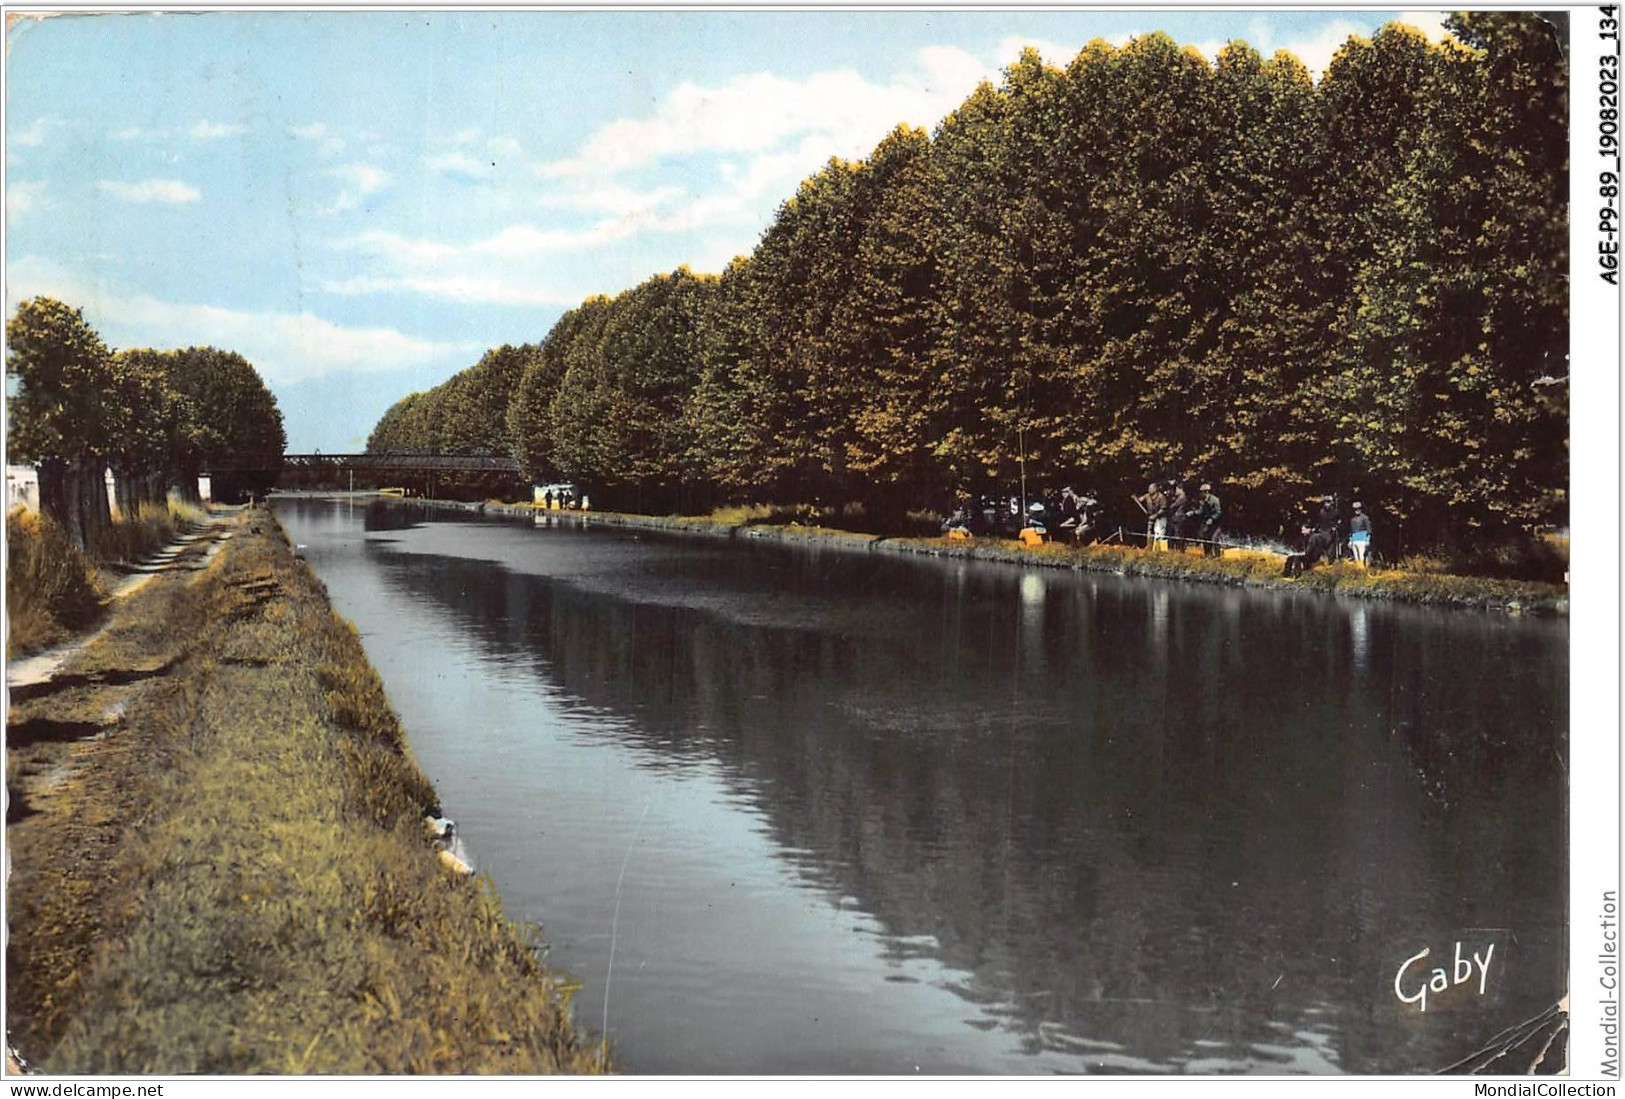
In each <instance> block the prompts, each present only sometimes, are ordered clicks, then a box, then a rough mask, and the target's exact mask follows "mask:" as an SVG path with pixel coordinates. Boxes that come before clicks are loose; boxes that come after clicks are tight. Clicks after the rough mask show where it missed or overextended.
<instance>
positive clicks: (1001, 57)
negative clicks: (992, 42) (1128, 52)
mask: <svg viewBox="0 0 1625 1099" xmlns="http://www.w3.org/2000/svg"><path fill="white" fill-rule="evenodd" d="M1131 37H1133V36H1132V35H1129V36H1124V37H1123V39H1122V41H1121V42H1114V43H1113V45H1118V46H1124V45H1127V44H1128V41H1129V38H1131ZM1028 48H1032V49H1035V50H1037V51H1038V56H1040V57H1042V58H1043V59H1044V62H1045V63H1046V64H1049V65H1053V66H1055V67H1056V68H1057V69H1064V68H1066V67H1067V66H1068V65H1070V64H1072V59H1073V58H1075V57H1077V56H1078V51H1079V50H1082V49H1083V43H1081V42H1080V43H1078V44H1077V45H1070V46H1069V45H1065V44H1063V43H1060V42H1048V41H1045V40H1043V39H1039V38H1020V37H1016V36H1013V35H1012V36H1011V37H1009V38H1006V39H1004V41H1002V42H1000V43H999V50H998V55H997V56H998V61H999V68H1001V69H1002V68H1006V67H1007V66H1009V65H1012V64H1014V63H1015V61H1016V59H1017V58H1019V57H1020V56H1021V51H1022V50H1024V49H1028ZM989 79H996V77H989Z"/></svg>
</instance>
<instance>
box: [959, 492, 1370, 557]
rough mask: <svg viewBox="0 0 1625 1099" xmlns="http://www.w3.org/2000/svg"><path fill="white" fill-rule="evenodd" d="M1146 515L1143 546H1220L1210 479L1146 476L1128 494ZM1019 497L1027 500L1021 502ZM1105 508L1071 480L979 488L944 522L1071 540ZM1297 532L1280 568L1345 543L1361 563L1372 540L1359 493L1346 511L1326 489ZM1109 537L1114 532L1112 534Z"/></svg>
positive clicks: (1094, 535)
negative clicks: (1030, 496)
mask: <svg viewBox="0 0 1625 1099" xmlns="http://www.w3.org/2000/svg"><path fill="white" fill-rule="evenodd" d="M1132 499H1133V500H1134V503H1135V505H1136V506H1137V507H1138V508H1139V509H1140V510H1141V512H1143V513H1144V515H1145V542H1144V545H1145V547H1146V548H1147V549H1161V550H1166V549H1175V550H1184V549H1186V548H1187V547H1191V546H1199V547H1201V550H1202V553H1203V554H1204V555H1205V556H1208V557H1219V556H1222V555H1223V553H1224V548H1225V543H1224V541H1223V539H1222V534H1223V521H1224V508H1223V505H1222V504H1221V503H1220V501H1219V497H1218V494H1217V493H1215V492H1214V491H1213V484H1212V482H1211V481H1205V480H1204V481H1197V480H1196V479H1194V478H1161V479H1157V480H1153V481H1151V482H1150V483H1149V484H1147V486H1146V490H1145V492H1144V493H1143V494H1140V495H1136V496H1133V497H1132ZM1024 505H1025V506H1024ZM1103 510H1104V509H1103V508H1102V507H1101V504H1100V499H1099V497H1098V496H1097V495H1096V494H1095V493H1094V492H1093V491H1085V492H1082V493H1079V492H1076V491H1074V490H1073V488H1072V487H1071V486H1067V487H1066V488H1063V489H1062V490H1061V491H1060V493H1059V494H1058V495H1053V496H1049V495H1047V494H1046V496H1045V497H1041V498H1039V499H1036V500H1033V501H1032V502H1030V503H1028V502H1026V500H1024V498H1023V497H1019V496H1010V497H1008V498H1006V497H1002V496H993V495H984V496H979V497H974V498H971V499H968V500H965V501H963V502H962V503H960V504H959V505H958V506H957V507H956V508H955V509H954V512H953V514H952V515H950V516H949V517H948V519H947V520H946V521H945V522H944V523H943V524H942V529H943V532H944V533H945V534H946V535H947V536H948V537H949V538H952V539H970V538H973V537H978V536H987V535H1002V536H1004V537H1007V538H1014V539H1018V540H1020V541H1022V542H1025V543H1027V544H1029V545H1038V544H1040V543H1043V542H1048V541H1053V540H1056V539H1061V540H1065V541H1069V542H1072V543H1074V544H1077V545H1088V544H1089V543H1092V542H1097V541H1100V540H1102V534H1103V533H1104V530H1103V522H1102V517H1103ZM1294 525H1295V526H1296V527H1297V528H1298V531H1299V532H1300V538H1299V539H1297V541H1298V543H1299V548H1298V549H1297V550H1295V551H1293V552H1290V553H1288V554H1287V558H1286V574H1287V575H1288V576H1296V575H1299V574H1301V573H1302V572H1304V571H1305V570H1306V569H1311V568H1313V567H1314V566H1315V565H1317V564H1319V563H1320V562H1321V561H1323V560H1325V561H1331V560H1337V559H1339V558H1341V557H1342V556H1343V551H1344V547H1345V546H1346V547H1347V549H1348V551H1349V553H1350V554H1351V555H1352V557H1353V559H1354V561H1355V562H1356V563H1357V564H1359V565H1360V566H1362V567H1364V566H1365V564H1366V561H1367V554H1368V553H1369V551H1370V548H1371V534H1372V524H1371V517H1370V515H1369V514H1368V513H1367V512H1366V511H1365V508H1364V506H1363V505H1362V504H1361V503H1360V501H1358V500H1356V501H1354V503H1353V504H1352V505H1351V513H1350V514H1349V515H1348V516H1347V517H1346V518H1345V515H1344V511H1343V503H1342V499H1341V498H1340V497H1339V496H1338V495H1337V494H1336V493H1326V494H1324V495H1323V496H1321V497H1320V498H1319V500H1318V506H1315V505H1311V506H1310V507H1309V508H1307V509H1306V511H1305V512H1304V513H1303V517H1302V518H1301V519H1300V520H1298V521H1297V522H1296V523H1295V524H1294ZM1111 537H1113V538H1115V537H1118V535H1117V534H1113V535H1112V536H1111Z"/></svg>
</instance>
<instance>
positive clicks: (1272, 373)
mask: <svg viewBox="0 0 1625 1099" xmlns="http://www.w3.org/2000/svg"><path fill="white" fill-rule="evenodd" d="M1450 26H1451V29H1452V30H1453V32H1454V38H1453V39H1452V40H1451V41H1448V42H1446V43H1444V44H1432V43H1430V42H1429V41H1428V40H1427V39H1426V38H1425V37H1424V36H1423V35H1422V34H1420V33H1419V32H1417V31H1415V30H1413V29H1411V28H1408V27H1405V26H1403V25H1399V24H1394V25H1390V26H1388V27H1385V28H1383V29H1382V30H1381V31H1379V32H1378V33H1377V34H1376V35H1375V36H1374V37H1372V38H1371V39H1369V40H1367V39H1360V38H1354V39H1350V40H1349V42H1348V43H1347V44H1346V45H1345V46H1344V48H1343V49H1342V50H1341V51H1340V52H1339V53H1338V55H1337V56H1336V57H1335V59H1334V60H1333V61H1332V63H1331V64H1330V66H1329V68H1328V69H1327V71H1326V73H1325V74H1324V76H1323V77H1322V79H1321V80H1320V81H1319V82H1318V83H1317V82H1315V81H1314V80H1313V79H1312V78H1311V77H1310V74H1309V73H1308V71H1307V70H1306V69H1305V68H1304V66H1303V65H1302V64H1301V63H1300V62H1299V61H1298V60H1297V59H1295V58H1294V57H1292V56H1291V55H1289V54H1286V53H1278V54H1276V55H1275V56H1274V57H1272V58H1268V59H1266V58H1264V57H1262V56H1260V55H1259V54H1258V53H1257V52H1256V51H1255V50H1253V49H1251V48H1250V47H1248V46H1246V45H1245V44H1242V43H1239V42H1238V43H1233V44H1231V45H1230V46H1228V47H1226V48H1225V49H1224V50H1223V51H1222V52H1221V54H1220V55H1219V57H1218V59H1217V62H1216V63H1209V62H1208V61H1207V60H1206V59H1205V58H1204V57H1202V56H1201V55H1200V54H1198V53H1197V52H1196V51H1195V50H1193V49H1189V48H1181V47H1179V46H1178V45H1177V44H1176V43H1175V42H1173V41H1172V40H1171V39H1169V38H1168V37H1166V36H1164V35H1160V34H1156V35H1150V36H1147V37H1143V38H1139V39H1136V40H1134V41H1133V42H1131V43H1129V44H1128V45H1126V46H1124V47H1121V48H1115V47H1113V46H1110V45H1108V44H1106V43H1104V42H1099V41H1097V42H1094V43H1092V44H1090V45H1089V46H1088V47H1087V48H1085V49H1084V50H1083V51H1082V52H1081V53H1079V54H1078V56H1077V57H1076V58H1075V59H1074V60H1073V61H1072V63H1071V64H1070V65H1068V66H1067V67H1066V68H1065V69H1057V68H1054V67H1051V66H1049V65H1046V64H1045V63H1044V62H1043V61H1042V60H1041V59H1040V58H1039V57H1038V55H1037V54H1036V53H1032V52H1028V53H1026V54H1024V55H1023V56H1022V57H1021V59H1020V60H1019V61H1017V62H1016V63H1015V64H1014V65H1013V66H1012V67H1011V68H1010V69H1008V70H1007V72H1006V74H1005V78H1004V81H1003V84H1002V86H1000V87H993V86H992V85H990V84H984V85H982V86H981V87H979V88H978V89H977V90H976V91H975V93H973V94H972V95H971V96H970V98H969V99H968V100H966V101H965V103H964V104H963V105H961V107H960V108H959V109H958V110H956V111H954V112H953V113H952V114H951V115H949V116H948V118H946V119H945V120H944V121H943V122H942V123H941V125H940V126H939V127H938V128H937V129H936V131H935V133H933V134H927V133H925V132H923V131H920V130H917V129H910V128H907V127H900V128H899V129H897V130H896V131H895V132H893V133H892V134H891V135H890V136H888V137H887V138H886V139H885V140H884V141H882V142H881V144H880V145H879V146H878V147H877V148H876V149H875V150H874V152H873V153H872V154H871V155H870V156H869V157H868V158H867V159H865V160H863V161H860V162H856V163H851V162H845V161H839V160H833V161H831V162H830V163H829V164H828V166H827V167H825V168H824V170H822V171H821V172H819V173H818V174H817V175H815V176H813V177H812V178H810V179H808V180H806V181H805V182H804V183H803V184H802V185H801V187H800V189H799V191H798V192H797V194H796V195H795V196H794V197H792V198H791V199H789V200H788V201H787V202H785V203H784V204H783V206H782V207H781V208H780V210H779V212H778V215H777V217H776V219H775V220H774V222H773V223H772V225H770V226H769V227H768V229H767V230H766V231H765V232H764V234H763V236H762V238H761V240H760V243H759V244H758V246H757V247H756V249H755V251H754V252H753V253H752V254H751V255H750V256H749V257H744V258H741V259H738V260H736V261H734V263H733V264H731V265H730V266H729V268H728V269H727V270H726V271H725V272H724V273H723V274H722V275H721V276H720V277H718V278H707V277H700V276H696V275H693V274H691V273H689V272H688V271H686V270H680V271H678V272H675V273H673V274H671V275H663V276H659V277H656V278H653V279H651V280H649V281H648V282H646V283H644V284H643V285H641V286H639V287H637V288H635V289H633V290H629V291H627V292H625V293H623V294H620V295H618V296H616V297H614V298H606V297H596V298H593V299H590V300H588V301H586V302H584V303H583V304H582V305H581V306H580V307H578V308H576V309H574V310H571V311H570V312H568V313H566V314H565V315H564V317H563V318H562V319H561V320H560V321H559V322H558V323H557V324H556V325H555V326H554V327H553V329H552V331H551V332H550V333H549V334H548V335H547V337H546V338H545V339H544V340H543V341H542V342H541V343H540V344H539V345H527V346H526V347H523V348H508V347H505V348H501V349H499V350H497V351H493V352H491V353H490V354H489V355H487V356H486V359H485V360H482V362H481V363H480V364H479V365H478V366H476V367H474V368H472V370H470V371H467V372H465V373H464V374H462V375H458V376H457V377H455V378H453V379H452V380H451V381H449V382H447V383H446V384H445V385H443V386H441V387H439V388H438V389H436V390H432V391H430V392H428V393H425V394H417V395H414V396H412V397H409V398H407V399H406V400H404V401H402V402H401V403H400V404H398V405H397V406H396V407H395V408H393V409H391V410H390V412H389V413H388V414H387V415H386V416H385V418H384V420H383V421H382V422H381V423H380V424H379V426H378V430H377V431H375V432H374V437H373V440H372V442H371V446H372V448H373V449H395V448H403V449H410V448H433V449H439V450H443V451H447V452H468V451H470V450H471V449H476V448H483V449H488V450H499V449H502V448H504V447H505V448H506V449H507V450H509V451H511V452H512V453H514V454H515V455H517V456H518V457H519V458H520V459H521V460H522V462H523V463H524V466H525V468H526V470H527V472H528V473H529V474H530V475H531V476H533V477H534V478H535V479H537V480H551V479H557V478H570V479H576V480H581V481H584V482H588V483H591V484H592V485H593V486H594V487H595V493H594V495H595V499H598V498H600V497H602V498H604V499H605V502H606V503H615V504H618V505H622V506H643V507H671V506H679V507H683V506H695V507H704V506H708V505H709V504H711V503H713V502H716V501H717V500H719V499H733V500H743V499H756V500H775V501H781V502H812V501H815V500H817V501H823V502H826V503H837V502H845V501H861V502H862V503H864V504H865V505H866V507H868V508H871V509H875V510H878V511H880V512H883V513H885V512H896V511H899V510H901V509H903V508H907V507H918V506H922V505H941V504H942V503H944V502H945V501H946V500H947V499H948V498H949V497H950V495H951V494H953V493H956V492H965V491H976V490H980V489H983V488H993V487H1008V486H1013V485H1014V484H1016V482H1017V481H1018V479H1019V478H1021V477H1022V476H1023V474H1025V475H1026V476H1027V477H1028V478H1029V479H1030V480H1031V481H1033V482H1034V483H1035V484H1036V483H1038V482H1039V481H1043V482H1047V483H1049V484H1051V485H1058V484H1059V483H1061V482H1062V481H1073V482H1075V483H1076V482H1077V481H1080V480H1082V481H1085V482H1086V483H1091V484H1093V485H1094V486H1096V487H1097V488H1098V489H1099V490H1100V491H1103V492H1108V493H1110V492H1112V490H1114V489H1116V488H1117V487H1118V486H1122V487H1125V488H1126V487H1129V486H1143V484H1144V482H1145V481H1146V480H1147V479H1148V478H1149V477H1151V476H1163V475H1168V474H1190V475H1197V476H1203V477H1207V478H1212V479H1214V480H1215V481H1216V482H1220V483H1221V484H1222V486H1223V492H1224V493H1225V494H1226V499H1227V504H1228V505H1230V511H1231V514H1232V515H1234V514H1236V512H1237V510H1238V506H1239V510H1240V511H1242V512H1244V513H1250V514H1251V516H1252V517H1253V519H1254V521H1255V523H1257V524H1259V525H1262V522H1263V520H1264V519H1265V518H1266V517H1269V516H1279V515H1281V514H1283V513H1285V511H1286V510H1287V509H1288V508H1290V507H1291V506H1293V505H1294V504H1295V503H1301V501H1302V500H1303V499H1304V497H1305V496H1307V495H1309V494H1312V493H1316V492H1322V491H1340V492H1343V493H1350V492H1359V493H1361V494H1362V495H1363V496H1365V497H1367V498H1371V499H1374V500H1376V501H1377V502H1378V503H1379V504H1380V506H1381V507H1383V508H1384V509H1385V511H1386V512H1387V513H1388V514H1390V515H1393V516H1395V517H1397V518H1401V519H1403V520H1404V521H1406V522H1407V523H1408V524H1409V525H1410V528H1411V530H1412V532H1413V536H1421V537H1424V538H1429V539H1434V540H1438V539H1447V538H1450V537H1452V536H1460V535H1465V536H1469V537H1471V536H1479V535H1482V534H1483V533H1484V532H1486V531H1487V530H1489V529H1491V528H1499V529H1507V528H1515V527H1527V526H1530V525H1532V524H1536V523H1540V522H1551V521H1562V520H1564V518H1565V517H1566V484H1567V422H1568V421H1567V416H1568V408H1567V395H1568V387H1567V365H1566V363H1567V344H1568V321H1569V317H1568V305H1567V301H1568V293H1567V291H1568V287H1567V266H1568V237H1567V206H1566V202H1567V194H1568V183H1567V178H1568V162H1567V150H1568V143H1567V96H1568V92H1567V73H1566V62H1565V59H1564V58H1563V55H1562V52H1561V49H1560V45H1559V37H1560V36H1559V34H1558V33H1557V32H1556V31H1555V29H1554V28H1553V26H1552V25H1551V24H1550V23H1548V22H1547V21H1546V20H1544V19H1542V18H1541V17H1539V16H1535V15H1530V14H1522V13H1511V12H1492V13H1478V14H1459V15H1456V16H1454V17H1453V18H1452V19H1451V21H1450ZM498 363H500V364H501V366H500V368H499V367H498V366H497V364H498ZM503 392H506V393H507V395H508V400H507V403H506V406H505V407H502V393H503ZM503 426H505V428H506V433H505V435H504V434H499V433H498V428H499V427H503ZM1080 487H1081V486H1080Z"/></svg>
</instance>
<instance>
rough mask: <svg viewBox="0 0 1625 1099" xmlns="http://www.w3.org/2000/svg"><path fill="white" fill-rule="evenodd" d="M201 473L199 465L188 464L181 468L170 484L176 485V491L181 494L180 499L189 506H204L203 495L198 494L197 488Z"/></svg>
mask: <svg viewBox="0 0 1625 1099" xmlns="http://www.w3.org/2000/svg"><path fill="white" fill-rule="evenodd" d="M200 472H201V470H200V469H199V468H198V466H197V465H195V464H192V463H188V464H186V465H183V466H181V468H180V469H179V470H178V471H177V472H175V473H174V475H173V477H172V478H171V482H170V483H171V484H172V485H174V487H175V491H176V492H178V493H179V494H180V498H181V499H182V500H184V501H185V502H186V503H188V504H194V505H196V506H198V507H202V506H203V494H202V493H200V492H198V488H197V479H198V475H199V473H200Z"/></svg>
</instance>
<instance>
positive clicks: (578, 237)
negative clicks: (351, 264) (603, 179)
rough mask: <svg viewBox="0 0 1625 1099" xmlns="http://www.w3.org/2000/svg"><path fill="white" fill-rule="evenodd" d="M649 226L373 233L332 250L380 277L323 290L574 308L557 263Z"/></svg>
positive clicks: (625, 222)
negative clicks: (442, 236)
mask: <svg viewBox="0 0 1625 1099" xmlns="http://www.w3.org/2000/svg"><path fill="white" fill-rule="evenodd" d="M650 220H651V219H650V218H649V217H648V216H647V215H646V214H635V215H630V216H623V217H611V218H604V219H601V220H600V221H598V222H596V223H594V224H592V225H590V226H588V227H587V228H585V229H566V230H558V229H553V230H545V229H537V228H535V227H534V226H530V225H510V226H508V227H507V228H505V229H503V230H501V231H500V232H498V233H495V234H493V235H492V236H489V237H485V238H483V239H481V240H476V241H472V242H468V243H453V242H448V241H440V240H432V239H428V238H414V237H405V236H402V235H400V234H398V233H388V232H383V231H381V230H370V231H368V232H365V233H362V234H360V235H358V236H355V237H350V238H348V239H345V240H340V241H337V242H335V243H334V245H333V247H334V248H335V249H337V250H339V251H342V252H348V253H351V254H354V255H357V256H359V257H360V258H361V260H362V262H363V263H364V264H365V265H366V266H369V267H371V268H372V269H373V270H374V271H377V272H381V273H377V274H363V275H357V276H353V277H350V278H346V279H335V280H329V281H327V282H324V283H322V284H321V289H322V290H324V291H326V292H327V293H330V294H339V295H346V296H348V295H357V294H381V293H395V294H418V295H422V296H425V297H432V298H439V299H443V300H447V301H456V302H465V303H468V302H481V303H486V304H492V305H560V304H574V303H575V302H577V301H579V300H580V298H581V294H580V293H577V292H576V291H575V290H568V291H567V290H564V289H560V288H559V287H558V286H557V284H556V282H555V278H556V273H557V265H558V262H559V257H560V256H561V255H571V256H574V255H577V254H579V253H581V252H583V251H586V250H590V249H593V248H597V247H601V246H603V245H606V244H609V243H611V242H614V241H617V240H623V239H625V238H627V237H629V236H631V235H632V234H633V233H635V232H636V231H637V230H638V229H639V228H640V227H643V226H646V225H647V224H648V222H649V221H650Z"/></svg>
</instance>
